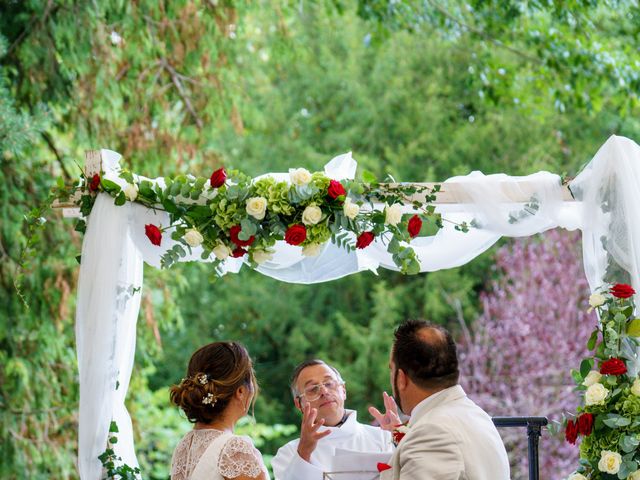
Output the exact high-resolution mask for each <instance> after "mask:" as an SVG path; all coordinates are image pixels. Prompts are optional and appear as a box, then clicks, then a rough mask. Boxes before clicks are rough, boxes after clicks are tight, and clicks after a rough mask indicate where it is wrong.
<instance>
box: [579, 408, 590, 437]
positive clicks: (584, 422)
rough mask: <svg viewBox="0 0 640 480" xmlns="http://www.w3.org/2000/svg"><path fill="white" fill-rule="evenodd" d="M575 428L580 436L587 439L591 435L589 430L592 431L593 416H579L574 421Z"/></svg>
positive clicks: (586, 414) (584, 414)
mask: <svg viewBox="0 0 640 480" xmlns="http://www.w3.org/2000/svg"><path fill="white" fill-rule="evenodd" d="M576 426H577V428H578V433H579V434H580V435H584V436H585V437H588V436H589V435H590V434H591V430H593V414H592V413H583V414H582V415H580V416H579V417H578V420H576Z"/></svg>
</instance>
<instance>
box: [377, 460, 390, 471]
mask: <svg viewBox="0 0 640 480" xmlns="http://www.w3.org/2000/svg"><path fill="white" fill-rule="evenodd" d="M376 466H377V467H378V472H384V471H385V470H389V469H391V465H388V464H386V463H380V462H378V465H376Z"/></svg>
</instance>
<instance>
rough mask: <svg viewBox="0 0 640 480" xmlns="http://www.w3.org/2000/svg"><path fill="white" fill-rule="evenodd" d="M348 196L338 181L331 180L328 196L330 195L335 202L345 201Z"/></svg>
mask: <svg viewBox="0 0 640 480" xmlns="http://www.w3.org/2000/svg"><path fill="white" fill-rule="evenodd" d="M346 194H347V192H346V191H345V189H344V187H343V186H342V184H341V183H340V182H338V181H336V180H331V181H330V182H329V188H328V189H327V195H329V196H330V197H331V198H332V199H334V200H344V198H340V197H344V196H345V195H346Z"/></svg>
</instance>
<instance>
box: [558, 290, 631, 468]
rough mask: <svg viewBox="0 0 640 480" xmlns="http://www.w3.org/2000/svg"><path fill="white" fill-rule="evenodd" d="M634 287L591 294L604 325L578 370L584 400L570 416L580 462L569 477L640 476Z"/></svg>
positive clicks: (569, 435)
mask: <svg viewBox="0 0 640 480" xmlns="http://www.w3.org/2000/svg"><path fill="white" fill-rule="evenodd" d="M634 294H635V291H634V289H633V288H632V287H631V286H629V285H626V284H616V285H613V286H611V287H610V288H607V289H604V290H602V291H600V292H596V293H594V294H593V295H591V297H590V298H589V304H590V305H591V307H590V309H596V310H597V312H598V316H599V319H600V320H599V323H598V325H597V327H596V329H595V330H594V331H593V333H592V334H591V336H590V338H589V340H588V343H587V347H588V349H589V350H593V351H594V354H593V356H592V357H590V358H586V359H584V360H583V361H582V363H581V364H580V370H579V371H577V370H573V371H572V372H571V373H572V376H573V378H574V380H575V382H576V384H577V390H579V391H580V392H582V393H583V402H582V403H583V404H582V405H581V406H579V407H578V409H577V414H576V415H575V417H574V418H573V419H567V421H566V425H565V439H566V440H567V441H568V442H569V443H571V444H575V443H576V442H577V441H578V439H579V438H581V443H580V466H579V467H578V469H577V470H576V471H575V472H574V473H572V474H571V475H570V476H569V480H585V479H591V480H600V479H602V480H609V479H630V480H640V448H639V446H640V378H639V377H638V373H640V361H639V359H638V350H639V349H640V338H639V337H640V319H638V318H635V315H634V303H633V295H634Z"/></svg>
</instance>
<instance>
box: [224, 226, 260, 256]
mask: <svg viewBox="0 0 640 480" xmlns="http://www.w3.org/2000/svg"><path fill="white" fill-rule="evenodd" d="M241 231H242V227H241V226H240V225H235V226H233V227H231V230H229V237H231V241H232V242H233V243H235V244H236V245H237V246H238V247H248V246H249V245H251V244H252V243H253V241H254V240H255V239H256V237H254V236H253V235H251V236H250V237H249V239H248V240H240V239H239V238H238V234H239V233H240V232H241ZM241 256H242V255H241Z"/></svg>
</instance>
